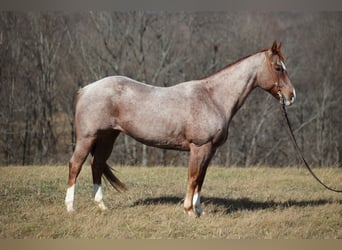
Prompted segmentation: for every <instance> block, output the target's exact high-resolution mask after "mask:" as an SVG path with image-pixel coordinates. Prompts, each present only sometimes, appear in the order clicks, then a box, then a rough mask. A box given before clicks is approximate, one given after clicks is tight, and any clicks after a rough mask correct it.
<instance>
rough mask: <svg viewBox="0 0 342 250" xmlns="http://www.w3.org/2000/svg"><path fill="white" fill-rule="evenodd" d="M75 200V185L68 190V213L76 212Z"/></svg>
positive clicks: (66, 202) (66, 197)
mask: <svg viewBox="0 0 342 250" xmlns="http://www.w3.org/2000/svg"><path fill="white" fill-rule="evenodd" d="M74 198H75V184H74V185H72V186H71V187H69V188H68V189H67V192H66V196H65V205H66V207H67V211H68V212H72V211H74Z"/></svg>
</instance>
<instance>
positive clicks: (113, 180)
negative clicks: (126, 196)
mask: <svg viewBox="0 0 342 250" xmlns="http://www.w3.org/2000/svg"><path fill="white" fill-rule="evenodd" d="M103 173H104V176H105V177H106V179H107V180H108V181H109V183H110V184H111V185H112V186H113V188H115V190H116V191H118V192H120V193H121V192H124V191H127V187H126V185H125V184H123V183H122V182H121V181H120V180H119V179H118V178H117V177H116V176H115V175H114V174H113V172H112V168H111V167H110V166H108V165H107V164H106V167H105V168H104V171H103Z"/></svg>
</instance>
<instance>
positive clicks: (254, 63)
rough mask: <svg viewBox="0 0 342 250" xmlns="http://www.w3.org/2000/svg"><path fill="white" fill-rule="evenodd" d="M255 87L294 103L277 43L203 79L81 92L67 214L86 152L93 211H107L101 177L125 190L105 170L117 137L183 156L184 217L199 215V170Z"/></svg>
mask: <svg viewBox="0 0 342 250" xmlns="http://www.w3.org/2000/svg"><path fill="white" fill-rule="evenodd" d="M256 87H259V88H261V89H263V90H265V91H267V92H269V93H270V94H271V95H273V96H274V97H275V98H276V99H278V100H280V101H283V102H284V103H285V104H286V105H287V106H289V105H291V104H292V103H293V102H294V100H295V98H296V93H295V90H294V88H293V86H292V83H291V81H290V79H289V77H288V74H287V69H286V66H285V63H284V55H283V53H282V52H281V43H279V44H278V43H277V41H274V42H273V44H272V47H270V48H267V49H264V50H260V51H258V52H256V53H254V54H251V55H249V56H246V57H244V58H241V59H239V60H238V61H236V62H234V63H232V64H230V65H228V66H226V67H224V68H223V69H221V70H220V71H218V72H216V73H214V74H212V75H210V76H208V77H205V78H202V79H199V80H191V81H187V82H183V83H179V84H176V85H173V86H170V87H157V86H152V85H148V84H145V83H141V82H138V81H135V80H133V79H130V78H128V77H125V76H110V77H106V78H103V79H101V80H98V81H96V82H93V83H91V84H88V85H86V86H85V87H83V88H81V89H80V90H79V91H78V95H77V100H76V112H75V132H76V145H75V149H74V152H73V154H72V157H71V159H70V161H69V179H68V184H67V192H66V197H65V205H66V209H67V211H69V212H71V211H74V206H73V204H74V194H75V184H76V180H77V177H78V175H79V173H80V171H81V168H82V165H83V163H84V162H85V160H86V158H87V157H88V154H89V153H90V154H91V161H90V163H91V169H92V177H93V187H94V193H93V195H94V201H95V203H96V204H97V205H98V207H99V208H100V209H102V210H105V209H107V207H106V205H105V204H104V202H103V191H102V188H101V177H102V175H104V176H105V177H106V179H108V180H109V182H110V184H111V185H112V186H113V187H114V188H115V189H116V190H117V191H119V192H122V191H125V190H126V189H127V188H126V186H125V184H123V183H122V182H121V181H120V180H119V179H118V178H117V177H116V176H115V175H114V174H113V172H112V170H111V168H110V167H109V166H108V164H107V163H106V162H107V159H108V158H109V156H110V155H111V152H112V149H113V144H114V142H115V139H116V138H117V137H118V135H119V134H120V133H121V132H123V133H125V134H127V135H128V136H130V137H132V138H134V139H135V140H137V141H139V142H141V143H144V144H146V145H148V146H153V147H158V148H163V149H173V150H181V151H188V152H189V161H188V183H187V190H186V195H185V199H184V211H185V213H187V214H188V215H190V216H195V217H199V216H201V215H202V214H203V213H204V212H203V210H202V208H201V204H200V193H201V188H202V184H203V181H204V178H205V175H206V171H207V167H208V165H209V163H210V160H211V159H212V157H213V156H214V154H215V152H216V150H217V148H218V147H220V146H221V145H222V144H223V143H225V142H226V140H227V137H228V127H229V124H230V121H231V120H232V118H233V116H234V114H236V112H237V111H238V110H239V108H240V107H241V106H242V105H243V103H244V101H245V100H246V98H247V96H248V95H249V93H251V91H252V90H253V89H255V88H256Z"/></svg>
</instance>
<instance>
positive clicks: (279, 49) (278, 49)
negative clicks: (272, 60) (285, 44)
mask: <svg viewBox="0 0 342 250" xmlns="http://www.w3.org/2000/svg"><path fill="white" fill-rule="evenodd" d="M281 45H282V44H281V42H280V43H279V46H278V51H280V48H281Z"/></svg>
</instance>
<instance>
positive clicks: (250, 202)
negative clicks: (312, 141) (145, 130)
mask: <svg viewBox="0 0 342 250" xmlns="http://www.w3.org/2000/svg"><path fill="white" fill-rule="evenodd" d="M116 169H117V170H118V173H117V174H118V176H119V177H120V179H121V180H122V181H124V182H125V183H126V184H127V186H128V187H129V191H128V192H126V193H123V194H119V193H116V192H115V191H114V190H112V188H111V187H110V186H109V184H106V185H104V194H105V201H106V204H107V206H108V207H109V208H110V209H109V210H108V211H106V212H101V211H99V210H98V209H97V208H96V207H95V205H94V204H93V202H92V183H91V173H90V169H89V167H88V166H85V167H84V168H83V171H82V172H81V174H80V177H79V182H78V186H77V190H76V204H75V207H76V209H77V212H76V213H73V214H68V213H66V211H65V208H64V195H65V191H66V178H67V171H68V170H67V168H66V167H49V166H44V167H43V166H39V167H38V166H32V167H2V168H0V180H1V182H0V184H1V193H0V197H1V205H0V206H1V207H0V211H1V212H0V238H1V239H13V238H14V239H17V238H29V239H34V238H92V239H94V238H95V239H98V238H115V239H117V238H125V239H132V238H133V239H141V238H163V239H165V238H196V239H199V238H200V239H203V238H210V239H211V238H230V239H239V238H244V239H269V238H271V239H288V238H291V239H307V238H311V239H312V238H314V239H342V199H341V194H336V193H332V192H329V191H326V190H324V189H323V188H322V187H321V186H319V184H318V183H316V182H315V181H314V180H313V179H312V177H310V176H309V175H308V173H307V172H306V170H305V169H297V168H283V169H279V168H267V167H258V168H247V169H246V168H220V167H210V168H209V170H208V173H207V178H206V181H205V184H204V187H203V196H204V197H203V198H202V203H203V207H204V209H205V210H206V212H207V215H206V216H203V217H201V218H200V219H194V218H190V217H188V216H186V215H185V214H184V213H183V212H182V211H183V208H182V202H183V196H184V192H185V186H186V176H187V169H186V168H183V167H178V168H176V167H153V168H143V167H116ZM315 171H316V172H317V173H318V175H319V176H321V177H322V178H323V180H325V181H326V182H327V183H329V184H331V185H333V186H335V187H341V179H342V170H341V169H336V168H324V169H316V170H315Z"/></svg>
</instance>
